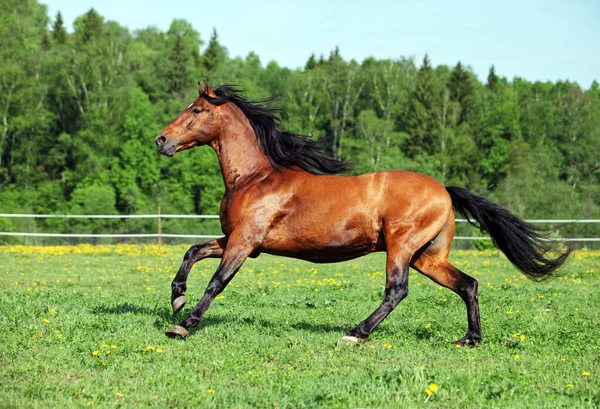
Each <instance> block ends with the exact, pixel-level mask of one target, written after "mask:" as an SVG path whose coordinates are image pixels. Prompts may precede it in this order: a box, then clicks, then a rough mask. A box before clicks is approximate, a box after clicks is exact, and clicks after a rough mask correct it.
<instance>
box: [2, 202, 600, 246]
mask: <svg viewBox="0 0 600 409" xmlns="http://www.w3.org/2000/svg"><path fill="white" fill-rule="evenodd" d="M0 217H6V218H36V219H50V218H60V219H157V221H158V232H157V233H132V234H128V233H115V234H93V233H90V234H86V233H35V232H34V233H28V232H0V236H20V237H65V238H67V237H75V238H157V239H158V240H159V243H160V239H161V238H194V239H213V238H218V237H221V236H219V235H206V234H172V233H162V232H161V223H160V221H161V220H162V219H218V218H219V216H218V215H212V214H209V215H206V214H160V209H159V213H157V214H131V215H122V214H27V213H0ZM456 221H457V222H459V223H464V222H467V220H466V219H456ZM525 221H526V222H528V223H533V224H546V223H553V224H564V223H600V219H574V220H567V219H526V220H525ZM454 239H455V240H491V239H490V238H489V237H474V236H455V237H454ZM553 240H561V241H579V242H598V241H600V238H598V237H563V238H556V239H553Z"/></svg>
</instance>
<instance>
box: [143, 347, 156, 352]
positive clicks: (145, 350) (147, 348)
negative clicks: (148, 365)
mask: <svg viewBox="0 0 600 409" xmlns="http://www.w3.org/2000/svg"><path fill="white" fill-rule="evenodd" d="M148 351H154V345H148V346H146V348H145V349H144V352H148Z"/></svg>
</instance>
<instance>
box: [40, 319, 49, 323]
mask: <svg viewBox="0 0 600 409" xmlns="http://www.w3.org/2000/svg"><path fill="white" fill-rule="evenodd" d="M42 321H44V322H45V323H49V322H50V321H49V320H48V318H44V319H43V320H42Z"/></svg>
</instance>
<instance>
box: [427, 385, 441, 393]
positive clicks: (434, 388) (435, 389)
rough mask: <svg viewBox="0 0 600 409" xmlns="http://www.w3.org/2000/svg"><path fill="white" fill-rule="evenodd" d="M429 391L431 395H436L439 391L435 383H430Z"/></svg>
mask: <svg viewBox="0 0 600 409" xmlns="http://www.w3.org/2000/svg"><path fill="white" fill-rule="evenodd" d="M429 390H430V391H431V392H433V393H436V392H437V391H438V390H439V388H438V386H437V385H436V384H435V383H432V384H431V385H429Z"/></svg>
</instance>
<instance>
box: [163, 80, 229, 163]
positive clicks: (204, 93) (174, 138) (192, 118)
mask: <svg viewBox="0 0 600 409" xmlns="http://www.w3.org/2000/svg"><path fill="white" fill-rule="evenodd" d="M204 86H205V88H202V85H200V83H198V99H196V101H194V102H193V103H191V104H190V105H189V106H188V107H187V108H186V109H184V110H183V111H182V112H181V113H180V114H179V115H177V118H175V119H174V120H173V121H171V123H170V124H169V125H167V127H166V128H165V129H163V130H162V131H161V133H160V134H159V135H158V136H157V137H156V138H155V141H156V148H157V149H158V151H159V152H160V153H162V154H163V155H167V156H173V155H174V154H175V152H179V151H183V150H185V149H189V148H193V147H194V146H198V145H205V144H207V143H210V142H211V141H212V140H213V139H214V138H215V136H216V135H217V133H218V127H219V126H218V120H217V118H218V117H217V115H216V114H217V111H218V110H219V105H218V104H217V105H215V104H212V103H210V102H209V100H208V99H212V98H217V96H216V95H215V93H214V91H213V90H212V89H211V88H210V87H209V86H208V84H207V83H206V81H205V82H204ZM206 97H208V99H207V98H206Z"/></svg>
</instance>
